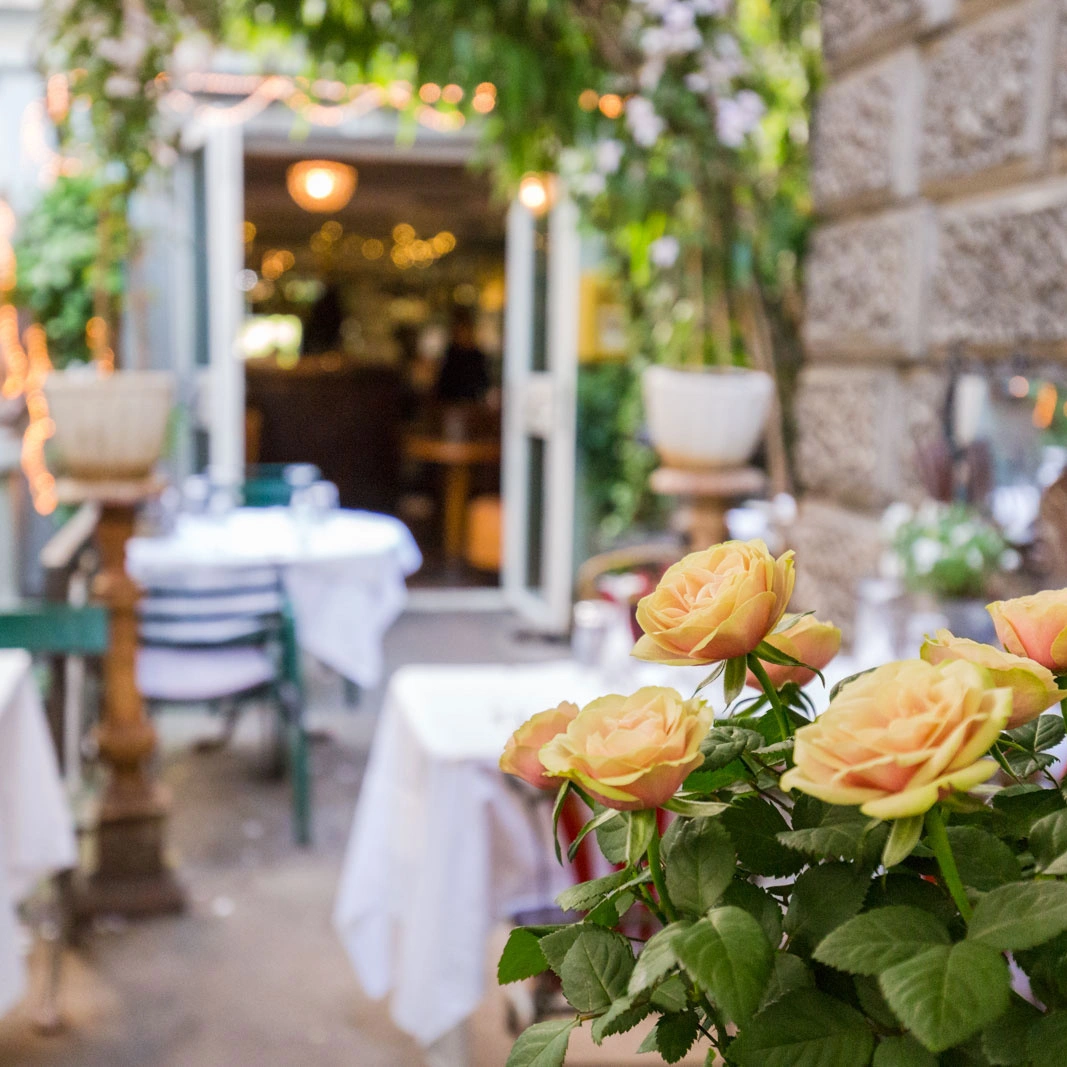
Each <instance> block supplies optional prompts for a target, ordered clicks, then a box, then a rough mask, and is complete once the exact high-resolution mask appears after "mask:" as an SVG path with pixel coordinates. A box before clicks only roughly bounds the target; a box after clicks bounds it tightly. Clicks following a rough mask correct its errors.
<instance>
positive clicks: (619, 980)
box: [559, 926, 634, 1012]
mask: <svg viewBox="0 0 1067 1067" xmlns="http://www.w3.org/2000/svg"><path fill="white" fill-rule="evenodd" d="M633 967H634V957H633V953H632V952H631V951H630V943H629V942H628V941H627V940H626V938H625V937H623V936H622V935H621V934H616V933H613V932H612V931H611V930H605V929H604V928H603V927H601V926H587V927H585V928H583V929H582V930H581V932H580V933H579V934H578V937H577V938H576V939H575V942H574V944H573V945H571V947H570V948H569V949H568V950H567V955H566V956H565V957H564V958H563V964H562V966H561V967H560V969H559V977H560V981H561V982H562V983H563V995H564V996H565V997H566V998H567V1000H568V1001H569V1002H570V1004H571V1006H572V1007H573V1008H575V1010H577V1011H581V1012H599V1011H604V1010H605V1009H606V1008H608V1007H610V1006H611V1002H612V1001H613V1000H615V999H616V998H617V997H620V996H622V995H623V994H624V993H625V992H626V983H627V982H628V981H629V979H630V972H631V971H632V970H633Z"/></svg>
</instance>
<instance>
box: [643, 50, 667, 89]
mask: <svg viewBox="0 0 1067 1067" xmlns="http://www.w3.org/2000/svg"><path fill="white" fill-rule="evenodd" d="M666 66H667V63H666V60H664V59H663V58H662V57H661V56H653V57H652V58H651V59H646V60H645V62H644V63H642V64H641V69H640V70H639V71H638V72H637V81H638V83H639V84H640V86H641V88H642V89H644V90H645V91H646V92H649V91H651V90H654V89H655V88H656V86H657V85H659V83H660V79H661V78H662V77H663V71H664V69H665V68H666Z"/></svg>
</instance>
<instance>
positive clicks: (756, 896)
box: [722, 879, 782, 945]
mask: <svg viewBox="0 0 1067 1067" xmlns="http://www.w3.org/2000/svg"><path fill="white" fill-rule="evenodd" d="M722 902H723V904H732V905H733V906H734V907H735V908H744V909H745V911H747V912H748V913H749V915H751V916H752V918H753V919H755V920H756V922H758V923H759V924H760V926H761V927H762V928H763V932H764V933H765V934H766V935H767V940H768V941H769V942H770V943H771V944H772V945H779V944H781V941H782V906H781V905H780V904H779V903H778V901H777V900H775V899H774V897H772V896H771V895H770V893H768V892H767V891H766V890H765V889H760V887H759V886H756V885H753V884H752V883H751V882H745V881H739V880H736V879H735V880H734V881H732V882H731V883H730V884H729V885H728V886H727V887H726V892H725V893H723V895H722Z"/></svg>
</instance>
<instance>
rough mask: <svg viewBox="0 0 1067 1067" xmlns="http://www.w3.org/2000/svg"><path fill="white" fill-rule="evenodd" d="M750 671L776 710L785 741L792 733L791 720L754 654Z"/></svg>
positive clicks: (749, 658) (749, 663)
mask: <svg viewBox="0 0 1067 1067" xmlns="http://www.w3.org/2000/svg"><path fill="white" fill-rule="evenodd" d="M748 669H749V670H750V671H751V672H752V673H753V674H754V675H755V676H756V681H757V682H759V684H760V686H761V688H762V689H763V691H764V693H766V694H767V699H768V700H769V701H770V702H771V707H772V708H773V709H774V717H775V719H777V720H778V729H779V730H780V731H781V732H782V740H783V741H785V740H786V739H787V738H788V737H789V733H790V731H789V719H788V718H787V717H786V714H785V708H783V707H782V701H781V700H780V699H779V697H778V690H777V689H775V688H774V686H773V685H771V680H770V678H768V677H767V672H766V671H765V670H764V669H763V664H762V663H760V661H759V659H758V658H757V657H756V656H755V655H753V654H752V653H749V655H748Z"/></svg>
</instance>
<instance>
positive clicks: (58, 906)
mask: <svg viewBox="0 0 1067 1067" xmlns="http://www.w3.org/2000/svg"><path fill="white" fill-rule="evenodd" d="M72 880H73V872H72V871H61V872H60V873H59V874H57V875H56V876H55V878H54V879H53V885H52V890H53V903H52V913H53V914H52V916H51V917H50V918H49V919H47V920H46V921H45V922H44V923H43V924H42V928H41V932H40V936H41V940H42V941H44V942H45V944H46V945H47V946H48V948H47V960H46V973H45V976H44V988H43V990H42V993H41V1000H40V1003H39V1004H38V1006H37V1008H36V1010H35V1011H34V1013H33V1026H34V1029H35V1030H36V1031H37V1032H38V1033H40V1034H56V1033H59V1032H60V1031H61V1030H62V1029H63V1016H62V1014H61V1013H60V1010H59V989H60V985H61V982H62V977H63V954H64V952H65V951H66V949H67V947H68V945H69V944H70V941H71V931H72V927H73V913H72V907H71V886H72Z"/></svg>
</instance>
